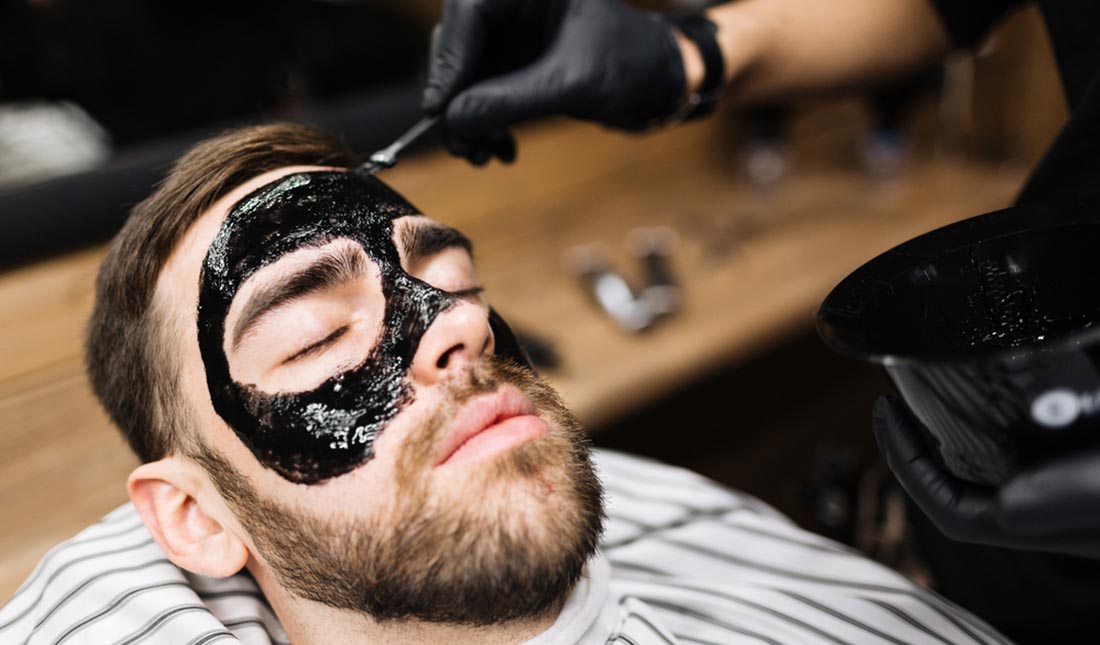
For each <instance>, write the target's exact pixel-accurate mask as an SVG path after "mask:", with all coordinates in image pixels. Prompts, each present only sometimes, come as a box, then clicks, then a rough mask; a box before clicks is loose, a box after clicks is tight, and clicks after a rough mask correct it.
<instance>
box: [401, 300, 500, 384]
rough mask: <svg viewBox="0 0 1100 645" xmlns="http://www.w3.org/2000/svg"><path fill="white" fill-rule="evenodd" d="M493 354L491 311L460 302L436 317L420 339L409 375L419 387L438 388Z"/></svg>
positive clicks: (477, 305) (466, 302)
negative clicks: (486, 355)
mask: <svg viewBox="0 0 1100 645" xmlns="http://www.w3.org/2000/svg"><path fill="white" fill-rule="evenodd" d="M492 351H493V332H492V329H491V328H490V327H489V310H488V308H487V307H485V306H484V305H480V304H476V303H472V302H468V301H459V302H458V304H456V305H455V306H453V307H451V308H450V309H448V310H447V311H444V312H443V313H441V314H439V315H438V316H436V318H435V320H434V321H432V324H431V325H430V326H429V327H428V329H427V331H425V332H424V335H423V336H422V337H421V338H420V345H419V347H417V350H416V354H415V355H414V356H413V361H412V366H411V367H410V368H409V375H410V377H411V378H412V379H413V381H415V382H416V383H417V384H419V385H434V384H436V383H439V382H440V381H442V380H444V379H446V378H448V377H449V376H450V375H451V374H454V373H458V372H460V371H462V370H465V369H468V368H469V366H470V365H471V364H472V363H475V362H476V361H477V360H479V359H480V358H481V357H482V356H484V355H485V354H490V353H492Z"/></svg>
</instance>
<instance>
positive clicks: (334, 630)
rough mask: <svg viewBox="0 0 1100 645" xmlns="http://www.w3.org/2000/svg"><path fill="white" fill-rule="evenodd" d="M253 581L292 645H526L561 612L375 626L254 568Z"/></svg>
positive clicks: (558, 608)
mask: <svg viewBox="0 0 1100 645" xmlns="http://www.w3.org/2000/svg"><path fill="white" fill-rule="evenodd" d="M253 573H254V577H255V578H256V582H257V583H258V584H259V585H260V588H261V589H262V590H263V592H264V595H265V596H266V597H267V599H268V601H269V602H271V606H272V609H274V610H275V614H276V615H277V616H278V617H279V622H281V623H282V626H283V629H284V630H286V633H287V636H288V637H290V642H292V643H295V645H320V644H325V645H327V644H329V643H349V644H352V643H393V644H394V645H406V644H408V645H412V644H414V643H482V644H484V645H513V644H516V643H523V642H526V641H528V640H530V639H532V638H534V637H535V636H538V635H539V634H541V633H542V632H544V631H546V630H547V629H549V628H550V626H551V625H553V624H554V621H555V620H556V619H557V617H558V614H559V613H561V606H562V603H560V602H559V603H557V604H556V605H555V606H553V607H552V608H551V609H550V610H548V611H547V612H545V613H544V614H543V615H540V616H536V617H533V618H525V619H519V620H514V621H510V622H507V623H501V624H496V625H488V626H480V627H475V626H469V625H453V624H441V623H429V622H425V621H419V620H412V619H409V620H399V621H398V620H394V621H384V622H379V621H376V620H374V619H373V618H371V617H370V616H367V615H366V614H363V613H362V612H357V611H350V610H344V609H334V608H332V607H329V606H327V605H323V604H321V603H318V602H313V601H311V600H303V599H302V598H297V597H295V596H292V595H290V594H288V593H286V592H285V591H284V590H283V589H282V587H281V586H280V585H279V584H278V583H277V582H276V581H275V580H274V578H273V577H270V576H265V575H263V574H261V573H260V572H259V571H256V570H255V569H253Z"/></svg>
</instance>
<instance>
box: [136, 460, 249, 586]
mask: <svg viewBox="0 0 1100 645" xmlns="http://www.w3.org/2000/svg"><path fill="white" fill-rule="evenodd" d="M193 468H195V467H193V466H191V465H190V464H187V463H184V462H183V461H182V460H180V459H179V458H177V457H166V458H164V459H161V460H160V461H154V462H150V463H146V464H142V465H140V466H138V467H137V468H136V469H134V472H132V473H131V474H130V478H129V479H128V480H127V482H126V487H127V491H128V492H129V494H130V501H131V502H133V504H134V506H135V507H136V508H137V510H138V513H140V514H141V518H142V520H143V521H144V522H145V526H146V527H147V528H148V529H149V532H150V533H151V534H152V535H153V539H155V540H156V541H157V544H158V545H160V547H161V549H163V550H164V552H165V553H166V554H167V555H168V559H169V560H171V561H172V563H173V564H175V565H176V566H178V567H180V568H182V569H186V570H187V571H191V572H192V573H199V574H203V575H208V576H215V577H219V578H222V577H226V576H231V575H233V574H235V573H237V572H238V571H240V570H241V569H242V568H244V565H245V563H247V562H248V547H247V546H246V545H245V543H244V542H243V541H242V540H241V539H240V537H239V536H237V535H236V534H235V533H234V532H233V531H232V530H230V528H229V527H226V526H225V525H224V524H223V523H222V522H219V521H218V520H217V519H215V517H214V516H212V515H211V513H210V512H209V511H210V510H212V509H206V508H203V505H202V504H201V503H200V502H199V496H198V492H199V486H200V485H201V483H200V482H201V480H200V479H199V478H198V477H197V476H196V475H197V474H196V473H195V472H193Z"/></svg>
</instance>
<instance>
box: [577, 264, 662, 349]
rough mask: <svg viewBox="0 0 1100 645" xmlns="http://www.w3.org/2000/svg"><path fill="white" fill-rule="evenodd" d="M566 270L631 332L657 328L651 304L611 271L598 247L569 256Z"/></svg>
mask: <svg viewBox="0 0 1100 645" xmlns="http://www.w3.org/2000/svg"><path fill="white" fill-rule="evenodd" d="M566 266H567V268H568V269H569V270H570V271H571V272H572V273H574V274H576V275H577V276H578V277H579V278H580V279H581V283H582V284H583V285H584V287H585V289H586V290H587V291H588V292H589V294H590V295H591V296H592V298H593V299H594V300H595V301H596V304H598V305H599V306H600V309H602V310H603V311H604V313H606V314H607V315H608V316H610V317H611V319H612V320H613V321H615V323H616V324H618V325H619V326H620V327H622V328H623V329H625V330H627V331H632V332H635V331H641V330H643V329H645V328H646V327H649V326H650V325H651V324H653V321H654V319H655V318H656V316H655V315H654V313H653V311H652V309H651V307H650V305H649V302H648V301H647V300H644V299H642V298H639V297H638V296H637V294H636V293H635V291H634V289H633V288H632V287H631V286H630V283H629V282H627V280H626V278H625V277H623V275H622V274H621V273H619V272H617V271H615V269H613V268H612V267H611V264H610V262H609V261H608V259H607V253H606V252H605V251H604V250H603V249H602V248H601V247H600V246H599V245H596V244H586V245H582V246H577V247H573V248H571V249H569V250H568V251H567V252H566Z"/></svg>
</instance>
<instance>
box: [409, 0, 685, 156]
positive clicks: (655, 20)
mask: <svg viewBox="0 0 1100 645" xmlns="http://www.w3.org/2000/svg"><path fill="white" fill-rule="evenodd" d="M685 85H686V80H685V78H684V70H683V61H682V59H681V56H680V48H679V46H678V45H677V43H676V37H675V32H674V31H673V27H672V25H671V24H670V23H669V22H668V21H667V20H666V19H665V18H664V17H662V16H661V15H660V14H655V13H645V12H642V11H638V10H636V9H633V8H631V7H628V6H627V5H625V4H623V2H621V0H446V1H445V2H444V4H443V20H442V22H441V23H440V24H439V25H438V26H437V27H436V30H435V33H434V34H433V37H432V52H431V61H430V64H429V70H428V83H427V87H426V88H425V90H424V96H423V101H422V107H423V109H424V112H425V113H427V114H429V115H436V114H443V127H444V140H445V143H447V146H448V149H450V150H451V151H452V152H453V153H455V154H460V155H462V156H465V157H467V158H469V159H471V161H474V162H475V163H476V162H477V161H481V162H482V163H484V161H486V160H487V159H488V152H489V151H491V152H493V153H494V154H497V155H498V156H502V155H500V153H501V152H504V153H505V154H510V155H512V156H514V153H515V150H514V147H512V148H509V147H508V146H507V145H505V144H503V143H502V142H504V141H505V140H508V141H510V137H509V136H508V135H507V132H508V131H507V128H508V127H509V126H511V125H513V124H515V123H518V122H520V121H523V120H525V119H529V118H532V117H538V116H546V115H551V114H561V115H566V116H572V117H576V118H580V119H586V120H589V121H596V122H598V123H602V124H604V125H608V126H612V127H618V128H623V129H631V130H637V129H642V128H644V127H645V126H646V125H648V124H649V123H650V122H651V121H652V120H653V119H656V118H661V117H665V116H668V115H669V114H671V113H672V112H673V111H674V110H675V108H676V106H677V104H678V102H679V100H680V98H681V97H682V95H683V94H684V92H685Z"/></svg>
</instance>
